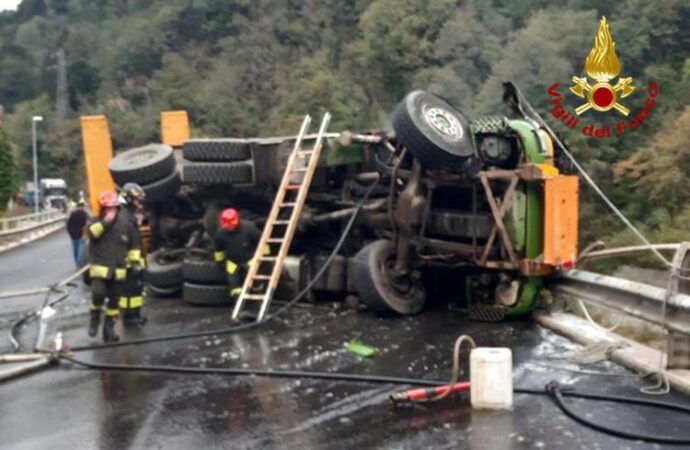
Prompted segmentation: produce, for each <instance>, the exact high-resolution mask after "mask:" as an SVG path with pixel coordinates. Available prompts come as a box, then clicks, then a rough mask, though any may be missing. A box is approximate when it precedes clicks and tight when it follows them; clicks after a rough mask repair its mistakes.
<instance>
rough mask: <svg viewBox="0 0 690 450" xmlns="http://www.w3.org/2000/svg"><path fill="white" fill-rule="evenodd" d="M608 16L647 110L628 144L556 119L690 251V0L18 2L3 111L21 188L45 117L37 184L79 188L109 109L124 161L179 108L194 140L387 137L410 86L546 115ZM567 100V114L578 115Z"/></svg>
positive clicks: (611, 227)
mask: <svg viewBox="0 0 690 450" xmlns="http://www.w3.org/2000/svg"><path fill="white" fill-rule="evenodd" d="M602 15H605V16H606V17H607V20H608V21H609V23H610V27H611V33H612V35H613V38H614V40H615V42H616V50H617V52H618V56H619V57H620V60H621V65H622V71H621V75H623V76H632V77H633V78H634V85H635V86H636V87H637V89H638V90H637V92H636V93H634V94H633V95H632V96H630V97H628V99H626V104H628V105H629V106H630V107H631V108H632V109H633V112H635V111H636V110H637V109H639V108H640V107H642V106H643V105H644V98H645V96H646V86H647V85H648V83H649V82H650V81H655V82H656V83H658V85H659V88H660V93H659V97H658V98H657V104H656V107H655V109H654V111H653V113H652V115H651V117H650V119H649V120H648V121H647V122H645V123H644V124H643V126H641V127H640V128H638V129H637V130H636V131H635V132H630V133H627V134H625V135H623V136H622V137H620V138H618V137H612V138H611V139H585V138H583V137H582V136H580V135H578V133H575V132H573V131H571V130H568V129H566V128H565V127H564V126H563V125H562V124H561V123H560V122H558V121H556V120H555V119H552V118H551V119H550V121H551V122H552V124H553V126H554V127H555V128H556V129H557V130H559V131H562V132H563V133H564V135H565V136H566V137H567V138H568V140H569V142H570V143H571V144H572V145H573V147H574V148H575V152H576V154H577V156H578V158H579V159H580V160H581V161H582V162H583V163H584V165H585V166H586V167H587V169H588V170H590V171H591V173H592V175H593V177H594V178H595V179H596V180H597V181H598V182H600V183H601V185H602V187H603V189H604V190H605V191H606V192H607V193H609V194H610V195H611V196H612V198H613V199H614V201H616V202H617V203H619V204H620V205H622V206H623V207H624V209H625V211H626V213H627V214H629V215H630V216H631V217H632V218H633V219H634V220H635V221H637V222H638V223H641V224H642V225H643V226H644V228H645V230H647V231H648V232H650V233H652V234H653V237H654V238H655V239H657V240H664V239H677V238H687V235H688V234H690V233H688V228H690V207H688V204H687V200H688V198H690V187H688V186H690V184H689V183H687V181H686V180H687V178H688V174H690V148H689V147H688V143H689V136H688V133H690V131H688V130H690V112H688V111H687V110H686V107H687V106H688V105H690V3H688V2H687V1H686V0H623V1H620V0H616V1H612V0H600V1H594V0H570V1H565V2H560V5H559V6H555V4H554V2H549V1H545V0H536V1H530V0H514V1H509V0H492V1H480V0H462V1H457V0H321V1H315V0H165V1H163V0H24V1H23V2H22V4H21V6H20V8H19V10H18V11H17V12H5V13H2V14H0V49H1V51H0V67H1V68H2V69H1V70H0V104H2V105H3V106H4V107H5V110H6V112H7V119H6V123H5V127H6V129H7V131H8V132H9V134H10V136H11V139H12V141H13V142H14V144H15V151H16V155H17V157H18V163H19V172H20V175H21V176H23V177H24V178H25V179H26V178H28V175H29V174H30V170H31V169H30V167H31V165H30V154H31V153H30V117H31V116H32V115H34V114H42V115H44V116H45V117H46V121H45V122H43V123H42V124H41V125H40V146H41V149H42V151H41V159H40V166H41V168H42V171H43V172H42V174H43V175H48V174H50V176H64V177H66V178H68V179H69V180H70V181H71V182H72V185H73V186H74V185H78V184H79V183H80V179H81V169H80V156H81V155H80V141H79V134H78V133H79V129H78V120H77V119H78V116H79V115H84V114H97V113H98V114H106V115H107V116H108V118H109V120H110V125H111V127H110V128H111V132H112V134H113V138H114V144H115V147H116V148H119V149H123V148H127V147H131V146H137V145H141V144H144V143H147V142H151V141H156V140H158V114H159V112H160V111H161V110H166V109H186V110H187V111H188V112H189V114H190V117H191V120H192V123H193V126H194V130H193V133H194V135H196V136H211V137H216V136H226V137H229V136H250V135H274V134H281V133H289V132H293V131H294V130H295V129H296V127H297V125H298V123H299V120H300V117H301V116H302V115H303V114H304V113H306V112H311V113H312V114H319V113H320V112H322V111H325V110H329V111H330V112H331V113H332V114H333V115H334V123H333V127H332V128H333V129H343V128H349V129H360V130H361V129H369V128H380V127H385V126H386V125H387V121H388V114H389V112H390V111H391V109H392V107H393V106H394V104H395V103H396V102H397V101H399V100H400V99H401V98H402V97H403V96H404V94H405V93H406V92H407V91H409V90H412V89H426V90H428V91H430V92H432V93H435V94H438V95H441V96H442V97H444V98H445V99H447V100H448V101H450V102H451V103H452V104H454V105H456V106H457V107H458V108H460V109H461V110H462V111H463V112H464V113H465V114H467V115H468V116H469V117H470V118H472V117H476V116H478V115H481V114H488V113H490V114H495V113H500V112H501V109H500V108H501V83H502V82H503V81H506V80H512V81H514V82H515V83H516V84H517V85H518V86H519V87H520V88H521V89H522V90H523V92H524V93H525V94H526V95H527V97H528V98H529V99H530V101H531V102H532V103H533V105H535V106H536V107H537V108H538V109H539V110H540V111H542V112H543V113H545V114H548V108H549V104H548V100H549V96H548V94H547V89H548V87H549V86H550V85H552V84H553V83H555V82H559V83H561V86H560V88H559V89H560V91H561V92H562V93H564V94H565V93H566V92H567V87H568V86H569V83H570V78H571V77H572V76H573V75H578V76H582V75H583V65H584V59H585V57H586V55H587V53H588V52H589V49H590V48H591V47H592V42H593V38H594V34H595V32H596V30H597V26H598V21H599V19H600V17H601V16H602ZM566 97H567V98H566V99H565V102H566V104H567V105H568V106H569V108H570V109H572V108H574V107H575V106H577V105H578V104H579V103H581V101H578V100H580V99H578V98H576V97H574V96H572V95H566ZM583 117H586V118H587V120H588V121H590V122H593V123H596V124H598V125H605V124H607V123H615V122H616V121H618V120H619V118H618V117H617V116H615V115H614V113H611V114H605V115H598V114H596V113H594V112H588V113H586V114H585V115H584V116H583ZM583 120H584V119H583ZM614 168H615V169H616V170H615V175H616V176H614ZM582 197H583V208H582V216H583V222H584V223H583V227H582V228H583V230H585V231H584V236H583V240H585V241H588V240H590V239H592V238H594V237H598V238H600V237H606V238H607V239H609V241H619V242H623V241H625V240H626V239H628V236H626V235H624V234H621V233H620V232H619V230H620V229H621V227H620V225H619V224H618V223H617V222H616V221H615V219H614V218H613V217H612V216H611V215H610V214H607V213H606V211H605V209H604V208H603V207H602V206H601V204H600V203H599V202H598V201H596V199H595V197H593V194H592V193H591V192H590V191H589V190H587V189H586V188H585V189H583V191H582Z"/></svg>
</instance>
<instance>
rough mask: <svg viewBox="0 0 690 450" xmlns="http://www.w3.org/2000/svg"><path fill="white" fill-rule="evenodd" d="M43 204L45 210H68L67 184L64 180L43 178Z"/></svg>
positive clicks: (41, 183)
mask: <svg viewBox="0 0 690 450" xmlns="http://www.w3.org/2000/svg"><path fill="white" fill-rule="evenodd" d="M40 187H41V191H40V196H41V202H42V204H43V206H44V208H45V209H59V210H62V211H66V210H67V183H66V182H65V180H63V179H62V178H41V182H40Z"/></svg>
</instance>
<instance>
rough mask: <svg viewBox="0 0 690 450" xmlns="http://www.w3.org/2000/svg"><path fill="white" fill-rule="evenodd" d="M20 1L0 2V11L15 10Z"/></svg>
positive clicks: (8, 0)
mask: <svg viewBox="0 0 690 450" xmlns="http://www.w3.org/2000/svg"><path fill="white" fill-rule="evenodd" d="M21 2H22V0H0V11H4V10H6V9H17V5H18V4H20V3H21Z"/></svg>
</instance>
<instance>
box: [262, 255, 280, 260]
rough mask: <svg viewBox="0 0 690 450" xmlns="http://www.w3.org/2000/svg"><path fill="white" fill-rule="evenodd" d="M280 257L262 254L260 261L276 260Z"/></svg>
mask: <svg viewBox="0 0 690 450" xmlns="http://www.w3.org/2000/svg"><path fill="white" fill-rule="evenodd" d="M277 259H278V258H277V257H275V256H260V257H259V261H276V260H277Z"/></svg>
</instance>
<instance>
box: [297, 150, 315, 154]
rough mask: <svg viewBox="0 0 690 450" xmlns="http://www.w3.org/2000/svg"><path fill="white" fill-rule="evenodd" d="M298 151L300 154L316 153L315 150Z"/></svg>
mask: <svg viewBox="0 0 690 450" xmlns="http://www.w3.org/2000/svg"><path fill="white" fill-rule="evenodd" d="M297 153H298V154H300V155H311V154H312V153H314V150H300V151H298V152H297Z"/></svg>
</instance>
